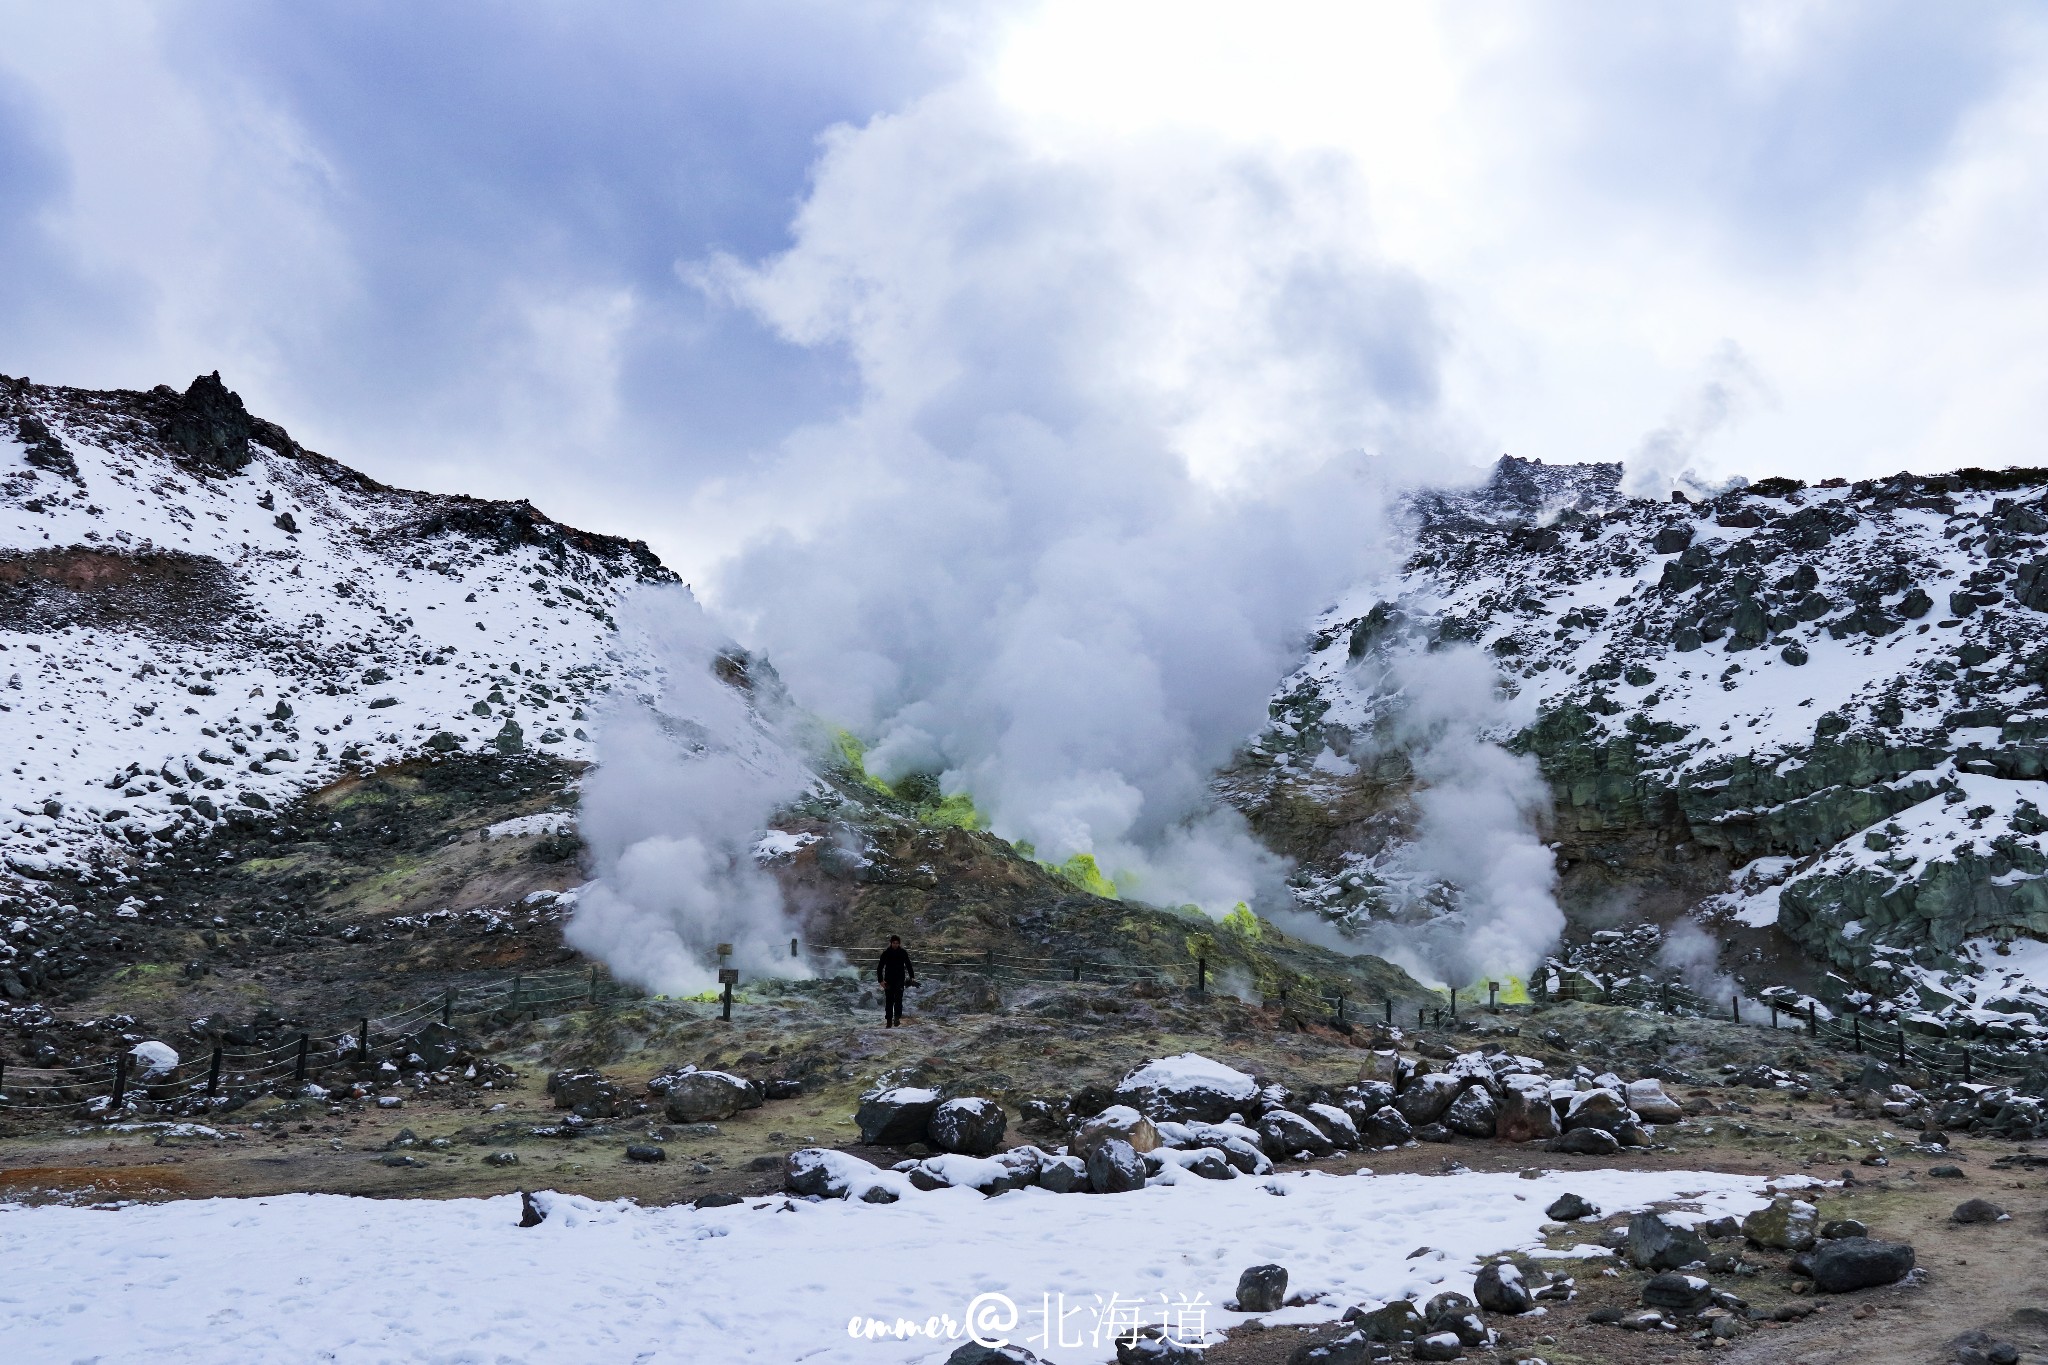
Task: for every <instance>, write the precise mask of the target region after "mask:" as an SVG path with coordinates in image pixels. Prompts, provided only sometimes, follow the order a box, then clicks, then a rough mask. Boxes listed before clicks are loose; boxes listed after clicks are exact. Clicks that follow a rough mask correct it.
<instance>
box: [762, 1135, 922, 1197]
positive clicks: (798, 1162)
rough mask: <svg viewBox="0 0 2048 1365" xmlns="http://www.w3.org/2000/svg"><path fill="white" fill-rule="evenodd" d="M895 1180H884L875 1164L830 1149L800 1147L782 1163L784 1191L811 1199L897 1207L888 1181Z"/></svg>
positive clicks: (887, 1178)
mask: <svg viewBox="0 0 2048 1365" xmlns="http://www.w3.org/2000/svg"><path fill="white" fill-rule="evenodd" d="M895 1178H896V1177H894V1176H884V1175H883V1174H882V1171H881V1169H880V1168H879V1167H877V1166H875V1165H874V1164H873V1163H872V1162H867V1161H862V1160H861V1159H860V1158H859V1157H857V1156H850V1155H848V1154H847V1153H845V1152H837V1151H834V1150H832V1149H831V1148H829V1147H800V1148H798V1149H797V1150H796V1151H794V1152H791V1153H790V1154H789V1155H788V1156H786V1157H784V1158H783V1160H782V1187H783V1188H784V1189H785V1190H787V1191H789V1192H790V1193H791V1194H798V1195H804V1196H806V1197H811V1198H818V1199H845V1198H848V1197H849V1196H851V1197H855V1198H860V1199H864V1200H866V1201H867V1202H869V1203H894V1202H895V1199H896V1192H895V1191H894V1190H892V1189H890V1188H889V1187H888V1181H890V1180H893V1179H895Z"/></svg>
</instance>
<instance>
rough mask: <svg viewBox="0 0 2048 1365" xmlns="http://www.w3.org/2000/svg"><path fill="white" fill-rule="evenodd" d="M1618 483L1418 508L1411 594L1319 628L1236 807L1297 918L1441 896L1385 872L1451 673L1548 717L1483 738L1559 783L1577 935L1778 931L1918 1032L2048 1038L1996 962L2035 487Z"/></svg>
mask: <svg viewBox="0 0 2048 1365" xmlns="http://www.w3.org/2000/svg"><path fill="white" fill-rule="evenodd" d="M1620 473H1621V471H1620V468H1619V466H1616V465H1578V466H1565V467H1558V466H1549V465H1543V464H1540V463H1538V462H1534V461H1523V460H1515V459H1511V458H1506V457H1504V458H1503V459H1502V461H1501V463H1500V465H1499V466H1498V467H1497V468H1496V470H1495V471H1494V474H1493V477H1492V478H1491V479H1490V480H1489V481H1488V482H1487V483H1486V484H1485V485H1484V486H1482V487H1480V488H1478V489H1475V490H1471V491H1469V492H1456V493H1452V492H1442V493H1431V494H1427V495H1424V496H1421V497H1418V498H1416V499H1414V500H1413V503H1412V513H1413V517H1414V527H1415V548H1414V552H1413V553H1412V555H1411V556H1410V557H1409V559H1408V561H1407V562H1406V564H1405V565H1404V566H1403V567H1402V570H1401V572H1400V574H1399V575H1398V576H1397V577H1394V578H1390V579H1389V580H1387V581H1385V582H1381V583H1376V584H1369V585H1365V586H1363V587H1361V589H1359V590H1358V591H1357V592H1356V593H1354V594H1353V595H1352V596H1351V597H1350V598H1349V599H1348V600H1347V601H1345V602H1343V603H1340V604H1339V605H1338V606H1337V607H1335V608H1334V609H1332V610H1331V611H1330V612H1329V613H1328V614H1327V615H1326V616H1325V617H1324V618H1323V619H1322V620H1321V621H1320V622H1319V623H1318V628H1317V631H1316V634H1315V636H1314V638H1313V640H1312V641H1311V652H1310V656H1309V658H1308V660H1307V662H1306V663H1305V665H1304V666H1303V667H1302V668H1301V669H1300V670H1299V671H1298V672H1297V673H1296V674H1295V675H1293V676H1292V677H1290V678H1289V679H1287V680H1286V681H1285V682H1284V683H1283V684H1282V685H1281V687H1280V688H1279V689H1278V691H1277V692H1276V694H1275V696H1274V699H1273V702H1272V716H1273V724H1272V726H1271V728H1270V729H1269V730H1268V731H1267V732H1266V733H1265V734H1264V735H1263V736H1262V737H1261V739H1260V741H1259V742H1258V743H1257V744H1256V745H1254V746H1252V747H1251V748H1250V749H1249V750H1248V751H1247V752H1246V753H1245V754H1244V755H1243V756H1242V757H1241V759H1240V761H1239V763H1238V764H1237V765H1236V766H1235V768H1233V770H1232V771H1231V772H1229V773H1228V774H1226V776H1225V780H1224V782H1223V784H1222V786H1223V789H1224V790H1225V791H1226V793H1227V794H1228V795H1229V796H1230V798H1231V799H1232V800H1233V801H1234V802H1235V803H1236V804H1237V805H1238V806H1239V807H1240V808H1241V809H1243V810H1245V811H1246V813H1247V814H1248V815H1249V816H1250V817H1251V819H1252V820H1253V823H1254V825H1255V826H1256V827H1257V828H1258V829H1259V830H1260V831H1261V833H1262V834H1264V835H1265V836H1266V837H1267V839H1268V841H1269V842H1270V843H1272V844H1274V845H1275V846H1276V847H1279V848H1281V849H1282V850H1283V851H1286V852H1288V853H1291V854H1293V855H1295V856H1296V857H1298V858H1300V859H1301V860H1302V866H1301V869H1300V871H1299V872H1298V873H1297V875H1296V877H1295V880H1294V886H1295V890H1296V895H1297V897H1298V898H1299V900H1300V901H1301V902H1302V904H1303V905H1304V906H1306V907H1309V908H1312V909H1315V910H1317V911H1319V912H1321V913H1322V914H1324V915H1325V916H1327V917H1329V918H1332V919H1335V920H1338V921H1340V922H1349V923H1354V924H1356V923H1364V922H1369V921H1379V920H1399V919H1403V918H1408V919H1427V918H1429V917H1431V916H1432V915H1434V914H1436V913H1439V912H1440V911H1441V909H1442V908H1443V905H1444V904H1445V903H1446V902H1447V901H1448V900H1449V899H1451V897H1450V896H1448V895H1447V893H1445V892H1444V891H1443V890H1441V889H1440V888H1437V887H1434V886H1431V885H1428V884H1418V883H1417V882H1416V881H1415V879H1414V878H1413V876H1412V875H1405V876H1404V869H1403V867H1402V866H1401V858H1400V850H1401V849H1402V847H1403V846H1404V841H1406V840H1407V839H1409V838H1410V837H1411V836H1412V834H1413V828H1414V812H1413V807H1412V805H1411V804H1410V802H1409V796H1410V793H1411V791H1412V788H1413V774H1412V772H1411V771H1410V768H1409V763H1408V758H1407V755H1406V754H1405V753H1404V751H1403V748H1402V744H1401V742H1400V740H1399V738H1398V736H1397V735H1396V733H1395V728H1394V722H1395V720H1396V718H1397V717H1398V716H1399V715H1400V713H1401V709H1402V707H1403V705H1404V700H1403V697H1402V695H1401V691H1400V681H1399V680H1400V676H1401V674H1400V669H1399V668H1398V667H1397V665H1398V663H1399V661H1400V659H1401V658H1402V657H1403V656H1405V655H1410V654H1415V653H1419V652H1427V651H1442V650H1446V649H1459V648H1464V649H1468V650H1471V651H1473V652H1475V653H1476V654H1477V656H1478V657H1479V658H1481V659H1483V660H1486V661H1489V662H1490V663H1491V665H1492V667H1493V668H1494V669H1495V670H1497V672H1498V675H1499V677H1500V680H1501V682H1502V684H1503V686H1504V687H1505V688H1506V689H1508V690H1509V691H1510V692H1513V693H1516V694H1519V702H1520V704H1522V705H1524V706H1531V707H1532V708H1533V710H1534V718H1533V720H1530V721H1529V722H1527V723H1526V724H1524V725H1523V726H1522V728H1521V729H1519V731H1514V732H1505V733H1501V734H1500V735H1498V738H1500V739H1502V740H1504V741H1505V742H1507V743H1508V744H1509V745H1510V746H1511V747H1513V748H1515V749H1518V750H1519V751H1521V752H1523V753H1526V754H1529V755H1530V756H1532V757H1533V758H1534V759H1535V760H1536V761H1537V762H1538V764H1539V765H1540V766H1541V770H1542V773H1543V776H1544V777H1545V778H1546V779H1547V780H1548V783H1549V785H1550V788H1551V791H1552V794H1553V797H1554V801H1555V814H1556V820H1555V836H1556V838H1557V852H1558V855H1559V862H1560V868H1561V870H1562V872H1563V874H1564V884H1563V894H1564V899H1565V903H1566V906H1567V909H1568V910H1570V909H1573V908H1575V907H1577V908H1586V907H1590V906H1592V905H1594V904H1596V903H1605V902H1610V901H1612V900H1614V899H1616V898H1617V897H1619V898H1623V899H1627V900H1632V901H1634V902H1635V903H1636V904H1637V906H1638V911H1639V913H1645V914H1654V915H1659V916H1662V917H1663V918H1666V919H1669V918H1671V917H1673V916H1675V915H1678V914H1681V913H1691V914H1694V915H1696V916H1699V917H1701V918H1703V919H1705V920H1707V921H1709V922H1710V923H1716V924H1719V925H1721V926H1722V927H1724V928H1725V929H1727V930H1729V931H1730V932H1741V931H1759V930H1761V931H1772V930H1779V931H1782V933H1783V934H1784V935H1785V936H1786V937H1787V938H1789V939H1790V940H1791V942H1792V943H1793V944H1796V945H1797V947H1798V948H1799V949H1800V950H1802V951H1804V952H1805V953H1806V954H1808V955H1810V956H1811V957H1812V958H1814V959H1815V960H1816V961H1817V962H1819V963H1821V964H1823V965H1824V966H1825V967H1826V968H1829V969H1832V971H1833V972H1834V973H1835V976H1834V981H1833V986H1832V991H1833V994H1834V996H1836V997H1837V998H1852V999H1857V1000H1863V999H1867V998H1868V997H1869V996H1870V995H1871V994H1872V993H1874V994H1875V995H1877V996H1879V997H1885V998H1890V999H1893V1000H1894V1001H1896V1002H1897V1004H1898V1005H1899V1006H1900V1007H1902V1008H1920V1009H1924V1010H1929V1011H1933V1012H1934V1013H1936V1014H1939V1015H1940V1016H1941V1017H1940V1018H1939V1019H1938V1020H1935V1019H1933V1016H1932V1015H1930V1016H1929V1018H1930V1020H1931V1021H1932V1022H1931V1023H1930V1026H1931V1027H1940V1028H1959V1029H1962V1030H1963V1031H1965V1032H1968V1031H1972V1030H1977V1029H1982V1028H1988V1027H1991V1025H1992V1024H1994V1023H1995V1022H1996V1019H1995V1018H1993V1017H1988V1016H1997V1015H2000V1014H2001V1013H2004V1014H2010V1012H2011V1011H2012V1009H2013V1008H2015V1007H2021V1008H2025V1009H2027V1010H2030V1011H2035V1012H2039V1013H2043V1014H2044V1017H2048V999H2042V998H2039V992H2038V987H2036V989H2035V992H2034V993H2033V994H2029V993H2028V992H2027V991H2026V990H2025V989H2024V987H2023V983H2022V978H2023V977H2024V976H2025V975H2026V974H2025V973H2024V972H2020V971H2017V970H2015V971H2011V972H2004V973H2001V970H2000V968H2001V965H2002V964H2001V961H2000V958H1999V954H1998V945H2000V944H2002V943H2005V942H2007V941H2013V940H2017V941H2019V942H2021V943H2022V944H2023V945H2024V944H2030V943H2033V942H2035V941H2037V940H2039V939H2041V938H2044V937H2048V881H2044V880H2043V874H2044V872H2048V844H2043V843H2042V842H2041V835H2042V831H2043V828H2044V822H2043V820H2042V817H2041V814H2040V812H2041V810H2042V809H2043V807H2044V806H2048V784H2044V783H2043V782H2042V781H2041V779H2042V777H2043V775H2044V773H2048V704H2044V702H2043V698H2042V685H2043V683H2044V682H2048V470H2021V469H2014V470H2000V471H1987V470H1981V469H1965V470H1960V471H1958V472H1956V473H1953V474H1946V475H1932V476H1921V475H1905V474H1902V475H1897V476H1894V477H1892V478H1887V479H1873V480H1866V481H1863V482H1859V483H1854V484H1851V483H1848V482H1846V481H1843V480H1828V481H1826V482H1824V483H1822V484H1820V485H1818V486H1813V487H1808V486H1806V485H1804V484H1801V483H1799V482H1797V481H1795V480H1790V479H1769V480H1764V481H1762V482H1759V483H1755V484H1751V485H1748V486H1746V487H1741V488H1736V489H1732V490H1730V491H1728V492H1725V493H1722V494H1719V495H1717V496H1714V497H1712V498H1709V499H1706V500H1700V501H1694V500H1690V499H1687V498H1684V497H1680V496H1676V495H1674V497H1673V498H1672V499H1670V500H1667V501H1650V500H1646V499H1639V498H1630V497H1627V496H1625V495H1624V494H1623V493H1622V492H1621V489H1620ZM2026 951H2027V952H2028V953H2031V952H2034V951H2036V950H2035V949H2032V948H2028V949H2027V950H2026ZM2040 951H2048V950H2040ZM2021 956H2025V954H2024V953H2023V954H2021ZM2008 977H2009V978H2011V979H2010V980H2008V979H2007V978H2008ZM2023 996H2024V997H2025V999H2024V1000H2022V998H2021V997H2023ZM1994 1001H1995V1002H1997V1003H1995V1004H1994Z"/></svg>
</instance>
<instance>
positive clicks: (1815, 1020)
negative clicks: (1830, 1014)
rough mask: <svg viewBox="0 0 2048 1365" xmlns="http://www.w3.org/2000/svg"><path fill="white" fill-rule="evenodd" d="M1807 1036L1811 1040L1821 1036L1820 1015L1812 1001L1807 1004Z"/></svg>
mask: <svg viewBox="0 0 2048 1365" xmlns="http://www.w3.org/2000/svg"><path fill="white" fill-rule="evenodd" d="M1806 1034H1807V1036H1808V1037H1809V1038H1818V1037H1819V1036H1820V1015H1819V1013H1818V1012H1817V1011H1815V1009H1814V1007H1813V1002H1812V1001H1811V1000H1809V1001H1807V1002H1806Z"/></svg>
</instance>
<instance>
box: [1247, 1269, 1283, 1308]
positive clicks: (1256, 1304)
mask: <svg viewBox="0 0 2048 1365" xmlns="http://www.w3.org/2000/svg"><path fill="white" fill-rule="evenodd" d="M1286 1302H1287V1267H1286V1266H1284V1265H1255V1266H1251V1267H1248V1268H1247V1269H1246V1270H1245V1272H1244V1273H1243V1274H1241V1275H1239V1276H1238V1277H1237V1311H1238V1312H1240V1313H1277V1312H1279V1311H1280V1308H1281V1307H1282V1305H1284V1304H1285V1303H1286Z"/></svg>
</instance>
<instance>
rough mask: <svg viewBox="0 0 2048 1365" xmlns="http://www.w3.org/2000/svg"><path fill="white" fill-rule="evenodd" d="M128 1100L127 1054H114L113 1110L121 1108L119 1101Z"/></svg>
mask: <svg viewBox="0 0 2048 1365" xmlns="http://www.w3.org/2000/svg"><path fill="white" fill-rule="evenodd" d="M126 1098H128V1054H127V1053H125V1052H117V1053H115V1054H114V1108H116V1109H119V1108H120V1107H121V1101H122V1100H124V1099H126Z"/></svg>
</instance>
